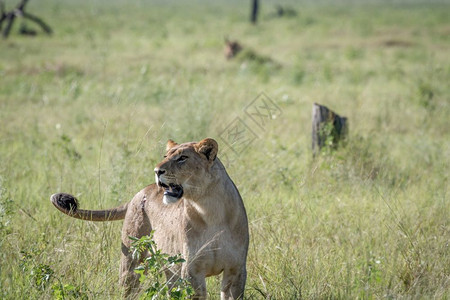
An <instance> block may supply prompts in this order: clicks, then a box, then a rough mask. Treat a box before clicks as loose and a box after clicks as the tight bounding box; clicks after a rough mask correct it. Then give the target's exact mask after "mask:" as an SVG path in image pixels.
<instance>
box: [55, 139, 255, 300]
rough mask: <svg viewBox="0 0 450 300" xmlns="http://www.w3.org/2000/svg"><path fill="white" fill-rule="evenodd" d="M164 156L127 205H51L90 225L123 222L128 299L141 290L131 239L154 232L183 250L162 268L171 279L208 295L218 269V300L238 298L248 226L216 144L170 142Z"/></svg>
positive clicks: (163, 244)
mask: <svg viewBox="0 0 450 300" xmlns="http://www.w3.org/2000/svg"><path fill="white" fill-rule="evenodd" d="M166 151H167V153H166V155H165V156H164V159H163V161H162V162H160V163H159V164H158V165H157V166H156V168H155V170H154V171H155V180H156V184H151V185H149V186H147V187H146V188H144V189H143V190H141V191H140V192H138V193H137V194H136V195H135V196H134V198H133V199H132V200H131V201H130V202H129V203H127V204H124V205H122V206H119V207H116V208H113V209H108V210H81V209H78V204H77V200H76V199H75V197H73V196H72V195H69V194H63V193H60V194H54V195H52V196H51V202H52V203H53V204H54V205H55V206H56V208H58V209H59V210H60V211H62V212H63V213H65V214H67V215H69V216H71V217H74V218H78V219H83V220H89V221H111V220H121V219H125V221H124V224H123V229H122V258H121V265H120V281H121V284H123V285H124V286H125V290H126V293H127V295H128V296H133V294H134V293H136V292H137V291H138V282H139V280H138V279H139V278H138V274H136V273H135V272H134V269H135V268H136V267H137V265H138V264H139V261H136V260H133V258H132V255H131V252H130V244H131V241H130V239H129V236H134V237H142V236H144V235H148V234H150V231H151V230H155V232H154V239H155V241H156V243H157V246H158V248H159V249H161V250H162V251H163V252H165V253H168V254H170V255H175V254H178V253H181V254H182V255H183V257H184V259H185V260H186V262H184V263H183V264H182V266H181V267H178V268H177V269H171V270H168V271H166V277H167V280H168V282H169V285H170V282H175V281H176V279H178V278H179V277H182V278H187V279H188V280H189V281H190V283H191V285H192V287H193V288H194V289H195V298H196V299H204V298H206V282H205V277H208V276H212V275H218V274H220V273H222V272H223V280H222V287H221V299H240V298H242V297H243V294H244V287H245V280H246V277H247V272H246V260H247V250H248V243H249V234H248V221H247V214H246V212H245V208H244V204H243V202H242V199H241V196H240V194H239V191H238V190H237V188H236V186H235V185H234V183H233V181H232V180H231V179H230V177H229V176H228V174H227V172H226V171H225V168H224V166H223V165H222V163H221V162H220V160H219V159H218V158H217V156H216V155H217V151H218V145H217V142H216V141H215V140H213V139H210V138H206V139H204V140H202V141H200V142H198V143H195V142H191V143H185V144H177V143H175V142H173V141H172V140H169V141H168V143H167V146H166Z"/></svg>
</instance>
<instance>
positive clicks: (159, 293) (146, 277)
mask: <svg viewBox="0 0 450 300" xmlns="http://www.w3.org/2000/svg"><path fill="white" fill-rule="evenodd" d="M129 238H130V239H131V240H132V241H133V242H132V245H131V249H132V251H133V254H132V255H133V258H134V259H141V258H142V257H143V256H144V255H145V254H147V253H148V256H147V257H146V258H145V259H144V260H143V263H142V264H141V265H139V266H138V267H137V268H136V269H135V272H136V273H137V274H139V275H140V278H139V280H140V282H141V283H144V282H146V281H151V282H152V283H151V284H150V286H149V287H148V288H146V289H145V291H144V293H143V294H142V296H141V299H161V298H164V297H166V298H168V299H188V298H189V297H190V296H192V295H193V294H194V290H193V289H192V287H191V285H190V283H189V281H187V280H186V279H184V278H180V279H178V280H177V281H176V282H173V283H171V284H170V286H169V284H168V282H167V281H166V279H165V274H164V272H165V271H167V270H168V269H171V268H173V267H175V266H176V265H178V264H181V263H183V262H185V260H184V259H183V258H182V257H181V254H177V255H173V256H170V255H169V254H166V253H163V252H161V250H160V249H158V248H157V246H156V242H155V241H154V240H153V231H152V232H151V233H150V235H148V236H143V237H141V238H139V239H138V238H135V237H129Z"/></svg>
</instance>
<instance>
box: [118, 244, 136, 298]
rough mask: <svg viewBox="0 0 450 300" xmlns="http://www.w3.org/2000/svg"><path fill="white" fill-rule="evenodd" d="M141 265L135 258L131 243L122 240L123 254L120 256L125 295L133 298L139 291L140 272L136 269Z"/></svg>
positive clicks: (121, 278) (120, 274)
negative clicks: (130, 246)
mask: <svg viewBox="0 0 450 300" xmlns="http://www.w3.org/2000/svg"><path fill="white" fill-rule="evenodd" d="M138 265H139V261H137V260H135V259H133V257H132V253H131V251H130V248H129V245H128V246H127V245H125V244H124V243H123V242H122V255H121V258H120V273H119V276H120V285H122V286H123V287H124V288H125V297H126V298H133V295H134V294H136V293H138V292H139V274H137V273H136V272H134V269H136V267H137V266H138Z"/></svg>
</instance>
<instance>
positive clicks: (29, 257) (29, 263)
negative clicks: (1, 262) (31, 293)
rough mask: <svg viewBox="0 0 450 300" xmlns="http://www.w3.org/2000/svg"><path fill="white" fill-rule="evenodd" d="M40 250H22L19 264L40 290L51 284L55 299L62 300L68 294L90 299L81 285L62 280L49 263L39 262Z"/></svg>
mask: <svg viewBox="0 0 450 300" xmlns="http://www.w3.org/2000/svg"><path fill="white" fill-rule="evenodd" d="M40 252H41V251H39V250H34V249H33V250H31V251H30V252H27V251H21V254H22V258H21V260H20V264H19V265H20V268H21V269H22V272H23V273H24V275H25V277H26V278H27V279H28V280H29V281H30V282H31V284H32V285H33V286H34V287H35V288H36V289H37V290H38V291H39V292H44V291H45V290H47V288H48V287H49V286H51V289H52V292H53V297H54V299H57V300H62V299H66V297H68V296H69V297H71V298H79V299H88V297H87V295H86V294H85V293H83V292H82V289H81V288H80V287H78V286H74V285H72V284H66V283H63V282H61V280H60V278H59V277H58V276H57V274H55V271H54V270H53V269H52V268H51V267H50V266H49V265H46V264H43V263H38V262H37V261H36V256H37V255H39V254H40Z"/></svg>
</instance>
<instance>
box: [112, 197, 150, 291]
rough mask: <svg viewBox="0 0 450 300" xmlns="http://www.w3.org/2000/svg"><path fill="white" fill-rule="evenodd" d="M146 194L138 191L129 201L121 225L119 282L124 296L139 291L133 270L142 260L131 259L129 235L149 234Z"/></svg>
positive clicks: (140, 235)
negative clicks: (123, 289) (123, 290)
mask: <svg viewBox="0 0 450 300" xmlns="http://www.w3.org/2000/svg"><path fill="white" fill-rule="evenodd" d="M145 200H146V196H145V195H143V194H141V193H139V194H137V195H136V196H135V197H134V198H133V200H132V201H131V202H130V205H129V207H128V211H127V214H126V216H125V221H124V223H123V227H122V249H121V250H122V255H121V260H120V284H121V285H122V286H123V287H124V288H125V296H126V297H127V298H134V297H133V296H134V295H135V294H137V293H138V292H139V274H137V273H136V272H134V270H135V269H136V268H137V267H138V266H139V264H140V263H141V262H142V261H143V258H141V260H138V259H133V253H132V251H131V243H132V241H131V239H130V236H131V237H136V238H141V237H143V236H145V235H150V233H151V231H152V226H151V224H150V220H149V217H148V215H147V213H146V212H145V204H146V201H145Z"/></svg>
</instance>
